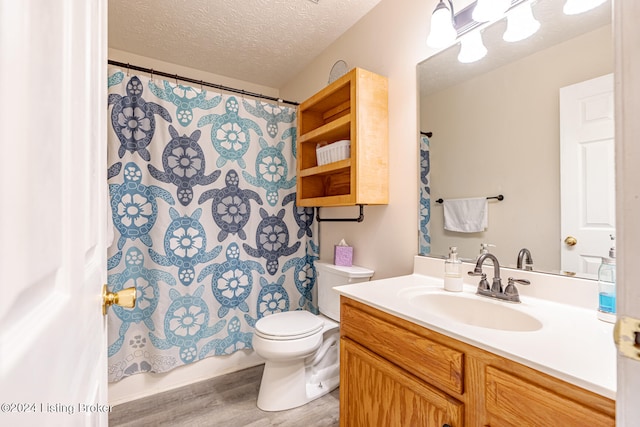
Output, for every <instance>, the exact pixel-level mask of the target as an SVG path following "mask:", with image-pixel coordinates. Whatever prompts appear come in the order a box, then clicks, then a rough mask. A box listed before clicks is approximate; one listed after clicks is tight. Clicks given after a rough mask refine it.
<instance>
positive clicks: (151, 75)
mask: <svg viewBox="0 0 640 427" xmlns="http://www.w3.org/2000/svg"><path fill="white" fill-rule="evenodd" d="M151 81H153V68H152V69H151Z"/></svg>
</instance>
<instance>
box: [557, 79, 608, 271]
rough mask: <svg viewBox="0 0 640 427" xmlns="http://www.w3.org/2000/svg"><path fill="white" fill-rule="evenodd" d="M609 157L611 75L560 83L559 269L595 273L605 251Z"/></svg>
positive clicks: (606, 241)
mask: <svg viewBox="0 0 640 427" xmlns="http://www.w3.org/2000/svg"><path fill="white" fill-rule="evenodd" d="M614 157H615V144H614V102H613V74H608V75H606V76H602V77H598V78H595V79H592V80H587V81H585V82H582V83H577V84H574V85H571V86H567V87H563V88H561V89H560V178H561V240H562V241H561V248H562V249H561V251H560V253H561V268H562V270H563V271H567V272H575V273H578V274H579V275H580V276H582V277H588V276H591V277H596V276H597V273H598V267H599V266H600V263H601V257H603V256H608V254H609V247H610V246H611V240H610V235H614V236H615V217H616V214H615V204H616V199H615V159H614ZM571 237H573V238H574V239H575V242H577V243H576V244H575V245H574V246H571V245H570V243H572V242H571ZM567 239H568V240H567Z"/></svg>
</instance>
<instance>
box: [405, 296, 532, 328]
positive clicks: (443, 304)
mask: <svg viewBox="0 0 640 427" xmlns="http://www.w3.org/2000/svg"><path fill="white" fill-rule="evenodd" d="M406 296H407V297H408V299H409V302H410V304H412V305H414V306H415V307H418V308H420V309H422V310H424V311H426V312H428V313H430V314H432V315H436V316H438V317H442V318H445V319H448V320H452V321H455V322H461V323H464V324H466V325H472V326H479V327H482V328H489V329H497V330H502V331H521V332H530V331H537V330H539V329H541V328H542V323H541V322H540V321H539V320H538V319H536V318H535V317H533V316H531V315H529V314H527V313H524V312H522V311H520V310H517V309H516V308H512V307H510V306H509V305H507V304H508V303H505V302H501V301H493V300H490V299H485V298H484V297H480V296H476V295H469V294H462V293H460V294H457V293H456V294H448V293H435V292H425V293H415V292H411V293H409V294H408V295H406Z"/></svg>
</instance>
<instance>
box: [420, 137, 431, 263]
mask: <svg viewBox="0 0 640 427" xmlns="http://www.w3.org/2000/svg"><path fill="white" fill-rule="evenodd" d="M430 168H431V164H430V161H429V138H428V137H426V136H421V137H420V165H419V170H420V182H419V183H418V189H419V192H420V194H419V199H420V203H419V209H420V212H419V215H418V218H419V221H420V224H418V253H419V254H420V255H429V254H430V253H431V235H430V234H429V226H430V224H429V221H430V219H431V186H430V183H429V179H430V178H429V177H430V173H429V172H430Z"/></svg>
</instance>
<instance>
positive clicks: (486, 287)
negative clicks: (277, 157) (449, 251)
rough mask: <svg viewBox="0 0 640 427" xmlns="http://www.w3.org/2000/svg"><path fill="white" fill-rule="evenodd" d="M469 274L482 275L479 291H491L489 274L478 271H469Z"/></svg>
mask: <svg viewBox="0 0 640 427" xmlns="http://www.w3.org/2000/svg"><path fill="white" fill-rule="evenodd" d="M467 274H468V275H469V276H482V277H481V278H480V283H478V291H490V290H491V287H490V286H489V282H488V281H487V275H486V274H484V273H482V272H480V273H478V272H476V271H469V272H468V273H467Z"/></svg>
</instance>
